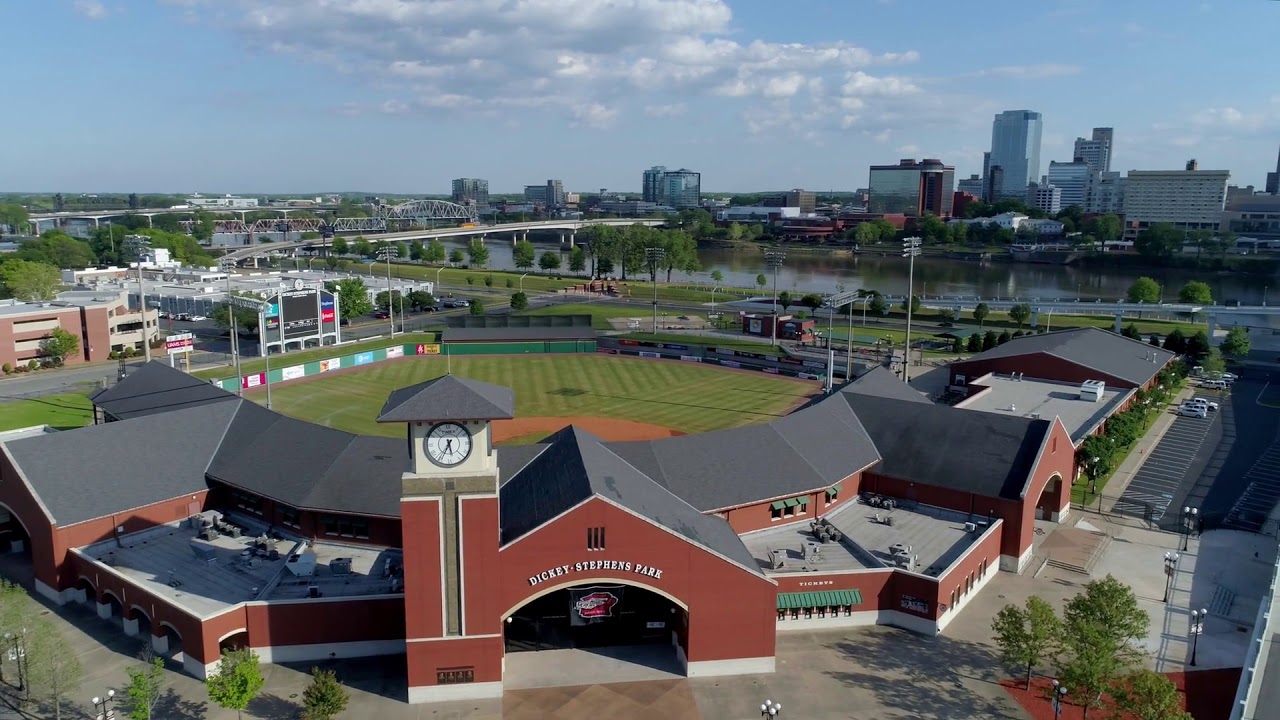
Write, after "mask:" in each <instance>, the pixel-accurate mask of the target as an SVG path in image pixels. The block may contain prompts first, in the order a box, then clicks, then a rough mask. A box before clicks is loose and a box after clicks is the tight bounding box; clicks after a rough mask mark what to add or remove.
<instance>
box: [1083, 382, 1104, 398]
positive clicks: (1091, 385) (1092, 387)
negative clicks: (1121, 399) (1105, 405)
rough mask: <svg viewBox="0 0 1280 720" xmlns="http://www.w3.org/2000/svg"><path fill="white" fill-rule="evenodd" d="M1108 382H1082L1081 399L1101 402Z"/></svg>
mask: <svg viewBox="0 0 1280 720" xmlns="http://www.w3.org/2000/svg"><path fill="white" fill-rule="evenodd" d="M1106 390H1107V384H1106V383H1105V382H1103V381H1101V380H1085V381H1084V382H1082V383H1080V399H1081V400H1087V401H1089V402H1101V401H1102V395H1103V393H1104V392H1106Z"/></svg>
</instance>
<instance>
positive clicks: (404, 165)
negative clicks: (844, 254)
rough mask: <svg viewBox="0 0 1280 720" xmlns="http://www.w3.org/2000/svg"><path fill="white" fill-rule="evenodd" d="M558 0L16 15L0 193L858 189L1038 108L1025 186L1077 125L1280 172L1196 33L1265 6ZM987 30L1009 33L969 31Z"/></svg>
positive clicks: (1179, 153)
mask: <svg viewBox="0 0 1280 720" xmlns="http://www.w3.org/2000/svg"><path fill="white" fill-rule="evenodd" d="M566 3H567V4H555V3H526V4H521V5H518V6H509V5H508V4H506V3H503V2H501V0H470V1H469V2H467V3H465V4H459V3H458V2H456V0H435V1H432V0H421V1H419V2H412V1H409V0H406V1H405V2H399V3H376V2H375V3H367V4H362V5H359V6H354V7H352V8H347V9H336V8H335V7H334V6H329V5H326V4H324V3H321V2H318V1H314V2H301V1H299V2H283V0H262V1H259V2H249V1H248V0H223V1H222V2H212V0H181V1H179V0H156V1H155V2H139V1H136V0H116V1H113V0H56V1H54V2H49V3H30V4H21V5H20V6H17V7H13V8H8V9H6V15H8V16H9V19H10V21H11V24H13V25H15V26H24V27H32V28H41V27H43V28H46V29H51V30H55V31H56V32H53V35H52V36H53V37H56V38H58V39H59V41H51V40H50V36H49V34H47V33H38V32H32V33H20V34H19V35H18V36H16V37H15V38H14V39H12V40H11V41H10V42H9V43H7V44H6V46H5V48H4V49H3V50H0V53H3V54H4V56H5V58H6V59H7V60H8V61H9V63H10V64H11V65H15V66H16V65H17V64H19V63H20V64H21V65H22V66H23V67H24V68H26V70H27V71H26V72H24V73H22V74H21V76H20V77H17V78H15V79H14V81H13V87H12V88H11V94H12V95H13V96H14V97H19V98H22V99H23V101H24V102H23V105H22V109H21V111H20V112H13V113H9V114H7V116H6V118H5V120H4V121H3V123H4V127H5V129H6V130H7V131H8V132H7V133H6V134H7V135H9V136H10V137H20V138H22V139H23V141H22V142H20V143H6V144H5V145H4V146H3V147H0V163H3V165H4V166H5V167H6V168H9V169H10V172H9V173H8V174H7V178H6V179H7V182H6V187H2V188H0V191H33V192H34V191H59V190H60V191H63V192H127V191H137V192H159V191H170V192H190V191H196V190H203V191H205V192H244V193H290V192H302V191H306V192H319V191H367V192H371V193H377V192H383V193H406V194H408V193H416V194H428V193H430V194H441V195H447V194H449V191H450V184H451V181H452V180H453V179H455V178H460V177H473V178H484V179H487V180H488V181H489V183H490V186H491V188H492V192H493V193H494V194H507V193H514V194H518V193H520V191H521V189H522V188H523V187H524V186H525V185H526V184H529V183H531V182H537V181H538V179H539V178H547V177H555V178H562V179H563V182H564V188H565V190H566V191H575V192H576V191H595V190H598V189H599V188H602V187H603V188H609V189H610V190H617V191H621V192H630V193H639V192H640V191H641V190H642V188H641V187H640V180H641V174H642V173H643V171H644V170H645V169H646V168H649V167H651V166H654V165H665V166H666V167H668V168H681V167H687V168H692V169H694V170H697V171H699V172H700V173H702V186H703V188H704V192H705V193H729V192H752V191H765V190H780V189H786V188H791V187H804V188H807V189H812V190H817V191H822V190H826V189H833V190H845V191H847V190H854V189H856V188H859V187H864V186H865V184H866V179H867V178H866V168H867V167H868V166H870V165H884V164H892V163H895V162H897V161H898V160H899V159H901V158H907V157H913V158H916V159H922V158H938V159H941V160H942V161H943V162H944V163H945V164H947V165H951V166H954V167H955V168H956V175H957V177H967V176H968V175H970V174H973V173H979V174H980V173H981V172H982V153H983V152H984V151H985V150H988V149H990V147H989V142H990V134H991V119H992V117H994V116H995V115H996V114H997V113H999V112H1002V111H1006V110H1016V109H1028V110H1033V111H1036V112H1039V113H1041V114H1042V117H1043V125H1044V127H1043V140H1042V148H1041V153H1040V167H1041V170H1040V172H1041V173H1043V172H1044V168H1047V167H1048V165H1049V162H1050V161H1058V162H1070V161H1071V160H1072V156H1073V144H1074V141H1075V139H1076V138H1077V137H1089V136H1090V133H1091V130H1092V129H1093V128H1094V127H1114V128H1115V132H1116V135H1117V142H1116V146H1115V148H1114V149H1113V150H1114V152H1113V155H1112V158H1111V167H1112V169H1113V170H1118V171H1121V172H1127V171H1128V170H1131V169H1140V170H1169V169H1177V168H1180V167H1182V166H1183V163H1184V162H1185V161H1186V160H1187V159H1189V158H1192V157H1195V158H1197V159H1199V161H1200V166H1201V167H1204V168H1209V169H1224V170H1230V171H1231V173H1232V183H1234V184H1240V185H1249V184H1252V185H1255V186H1257V187H1259V188H1261V187H1262V186H1263V184H1264V183H1265V179H1266V173H1267V172H1269V171H1274V168H1275V164H1274V163H1273V162H1272V161H1271V159H1270V158H1274V157H1275V155H1274V153H1275V148H1276V145H1277V143H1278V142H1280V96H1271V95H1268V91H1266V90H1262V89H1263V88H1267V87H1268V85H1267V84H1266V78H1265V71H1264V70H1263V69H1254V68H1252V67H1250V66H1242V67H1236V66H1231V68H1230V69H1231V72H1225V70H1226V63H1227V62H1228V58H1230V57H1231V55H1230V54H1229V53H1228V52H1226V50H1227V48H1226V47H1225V46H1222V47H1220V48H1215V47H1213V46H1212V45H1211V44H1210V45H1206V43H1205V42H1204V41H1203V37H1206V34H1205V31H1206V29H1207V28H1211V27H1215V26H1218V27H1222V28H1228V27H1229V28H1231V36H1232V37H1233V40H1234V41H1235V42H1236V43H1237V44H1238V45H1241V46H1251V45H1253V46H1263V45H1264V44H1265V43H1266V42H1267V41H1268V38H1267V29H1268V28H1270V27H1273V24H1272V22H1273V21H1274V19H1275V13H1276V12H1278V11H1280V9H1278V8H1276V7H1275V6H1274V4H1256V3H1253V4H1226V3H1201V4H1198V5H1194V4H1193V5H1187V6H1185V7H1172V8H1170V7H1169V6H1167V4H1157V3H1155V2H1152V1H1149V0H1139V1H1136V2H1133V3H1127V4H1125V5H1123V6H1115V5H1110V4H1108V5H1105V6H1104V5H1103V3H1101V2H1100V1H1098V0H1056V1H1055V2H1050V3H1044V4H1033V5H1027V4H1023V3H1015V2H1012V1H1010V2H999V3H993V4H992V5H991V7H989V8H986V10H987V12H984V13H982V14H966V13H958V14H956V15H955V16H954V17H952V16H948V17H947V18H946V19H945V21H944V20H943V19H941V18H939V19H938V20H937V21H934V22H928V21H926V22H924V23H922V22H921V18H919V17H918V16H917V13H916V12H915V11H914V10H913V8H912V7H910V4H909V3H905V2H901V1H900V0H879V1H878V2H874V3H870V2H869V3H862V4H853V3H836V2H832V1H831V0H810V1H808V2H804V3H799V4H798V5H797V7H795V8H792V10H793V12H792V13H789V14H785V15H779V14H778V13H776V12H769V11H767V10H766V9H764V8H761V7H759V6H753V5H752V4H750V3H746V2H741V1H740V0H661V1H660V0H627V2H622V3H617V2H615V3H610V4H608V5H606V4H605V3H601V2H596V1H595V0H566ZM801 6H803V7H801ZM502 8H507V9H506V10H503V9H502ZM814 17H822V18H823V19H822V22H821V23H815V22H813V18H814ZM993 17H998V18H999V19H1000V23H1001V30H1000V32H999V33H998V38H997V39H998V42H985V43H979V42H975V41H974V40H973V38H975V37H980V36H990V34H991V26H990V24H989V23H990V18H993ZM907 27H910V28H911V32H910V33H906V34H904V33H900V32H898V31H897V29H898V28H907ZM1208 36H1212V34H1210V35H1208ZM304 38H305V40H303V39H304ZM1053 38H1057V40H1056V41H1053V42H1048V40H1052V39H1053ZM1193 40H1194V41H1195V42H1194V43H1193V42H1192V41H1193ZM1188 48H1194V50H1191V51H1189V49H1188ZM1219 56H1220V57H1221V60H1219V59H1218V57H1219ZM1135 58H1139V59H1141V62H1134V60H1135ZM69 67H75V68H77V70H76V72H75V73H68V72H67V68H69ZM68 78H72V79H70V80H69V79H68ZM1188 88H1195V92H1188V91H1187V90H1188ZM219 148H222V149H219ZM227 148H229V149H230V150H229V151H228V150H226V149H227ZM281 153H284V154H286V155H287V157H288V162H282V163H269V162H262V161H261V159H262V158H264V157H269V156H276V157H279V156H280V154H281ZM176 157H181V158H185V159H186V160H187V161H184V162H175V161H174V158H176ZM192 159H198V161H197V162H190V160H192ZM18 168H20V171H17V172H15V171H14V169H18ZM1038 179H1039V178H1028V180H1029V181H1034V180H1038Z"/></svg>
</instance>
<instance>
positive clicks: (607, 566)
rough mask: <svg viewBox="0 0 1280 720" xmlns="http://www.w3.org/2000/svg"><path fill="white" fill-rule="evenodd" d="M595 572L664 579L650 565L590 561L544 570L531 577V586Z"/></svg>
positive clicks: (658, 571)
mask: <svg viewBox="0 0 1280 720" xmlns="http://www.w3.org/2000/svg"><path fill="white" fill-rule="evenodd" d="M593 570H613V571H615V572H629V573H635V574H637V575H644V576H645V577H651V578H653V579H655V580H661V579H662V571H661V570H659V569H658V568H652V567H649V566H648V565H640V564H638V563H629V562H620V561H617V560H588V561H585V562H577V563H574V564H572V565H557V566H555V567H553V568H551V569H550V570H543V571H542V572H540V573H538V574H537V575H531V576H530V577H529V584H530V585H537V584H539V583H543V582H546V581H548V580H551V579H552V578H558V577H561V576H563V575H568V574H569V573H580V572H591V571H593Z"/></svg>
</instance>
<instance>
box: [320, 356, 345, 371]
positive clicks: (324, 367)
mask: <svg viewBox="0 0 1280 720" xmlns="http://www.w3.org/2000/svg"><path fill="white" fill-rule="evenodd" d="M340 367H342V360H341V359H340V358H331V359H329V360H321V361H320V372H329V371H330V370H337V369H338V368H340Z"/></svg>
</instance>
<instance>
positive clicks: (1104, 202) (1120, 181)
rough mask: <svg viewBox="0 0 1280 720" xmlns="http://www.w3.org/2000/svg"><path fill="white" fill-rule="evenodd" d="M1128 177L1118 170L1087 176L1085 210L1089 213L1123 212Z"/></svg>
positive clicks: (1119, 213)
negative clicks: (1087, 185)
mask: <svg viewBox="0 0 1280 720" xmlns="http://www.w3.org/2000/svg"><path fill="white" fill-rule="evenodd" d="M1128 186H1129V179H1128V178H1126V177H1121V175H1120V173H1118V172H1105V173H1101V174H1099V173H1094V174H1093V176H1092V177H1090V178H1089V192H1088V196H1087V200H1086V204H1085V208H1084V209H1085V211H1086V212H1091V213H1115V214H1116V215H1123V214H1124V193H1125V189H1126V188H1127V187H1128Z"/></svg>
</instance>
